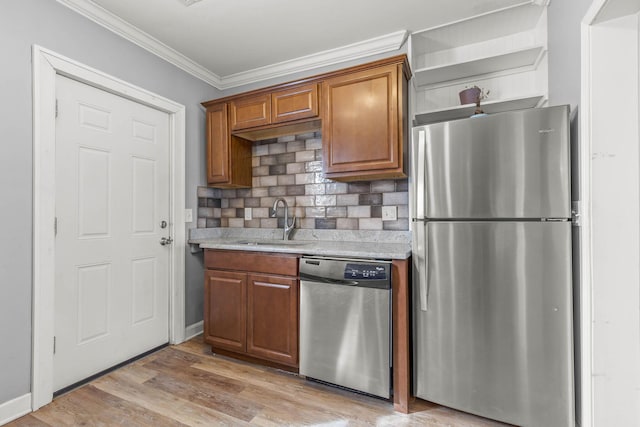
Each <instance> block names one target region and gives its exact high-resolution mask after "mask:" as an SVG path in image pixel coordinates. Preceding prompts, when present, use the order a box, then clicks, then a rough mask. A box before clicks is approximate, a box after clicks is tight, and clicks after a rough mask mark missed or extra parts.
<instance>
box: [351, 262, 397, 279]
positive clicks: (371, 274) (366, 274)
mask: <svg viewBox="0 0 640 427" xmlns="http://www.w3.org/2000/svg"><path fill="white" fill-rule="evenodd" d="M344 278H345V279H347V280H348V279H352V280H387V269H386V268H385V267H384V266H381V265H375V264H352V263H348V264H347V265H346V266H345V268H344Z"/></svg>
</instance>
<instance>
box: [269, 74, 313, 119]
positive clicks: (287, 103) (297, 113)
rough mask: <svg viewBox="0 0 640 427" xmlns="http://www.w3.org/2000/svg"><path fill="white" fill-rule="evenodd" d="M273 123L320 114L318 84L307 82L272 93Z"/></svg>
mask: <svg viewBox="0 0 640 427" xmlns="http://www.w3.org/2000/svg"><path fill="white" fill-rule="evenodd" d="M271 115H272V119H273V120H272V122H273V123H282V122H288V121H291V120H298V119H306V118H309V117H317V116H318V85H317V84H315V83H314V84H307V85H302V86H296V87H292V88H289V89H284V90H279V91H275V92H273V93H272V94H271Z"/></svg>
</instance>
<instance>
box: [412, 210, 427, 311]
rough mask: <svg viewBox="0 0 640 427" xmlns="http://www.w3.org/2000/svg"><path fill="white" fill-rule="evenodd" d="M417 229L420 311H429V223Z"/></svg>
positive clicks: (422, 224)
mask: <svg viewBox="0 0 640 427" xmlns="http://www.w3.org/2000/svg"><path fill="white" fill-rule="evenodd" d="M415 229H416V249H417V250H416V256H417V258H418V259H417V262H416V264H417V268H418V278H419V280H418V293H419V300H420V310H422V311H427V306H428V302H429V301H428V298H429V239H428V237H429V231H428V230H429V223H428V222H423V223H421V224H420V226H417V227H415Z"/></svg>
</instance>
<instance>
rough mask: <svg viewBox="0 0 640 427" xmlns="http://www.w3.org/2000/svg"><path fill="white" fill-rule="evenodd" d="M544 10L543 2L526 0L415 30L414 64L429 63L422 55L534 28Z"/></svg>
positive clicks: (422, 65)
mask: <svg viewBox="0 0 640 427" xmlns="http://www.w3.org/2000/svg"><path fill="white" fill-rule="evenodd" d="M544 10H545V7H544V6H540V5H537V4H535V3H534V2H532V1H531V0H527V1H523V2H522V3H520V4H518V5H515V6H510V7H507V8H504V9H502V10H500V11H497V12H491V13H485V14H483V15H478V16H474V17H472V18H468V19H463V20H460V21H457V22H452V23H449V24H445V25H442V26H439V27H433V28H428V29H425V30H421V31H416V32H414V33H412V34H411V40H412V49H411V53H412V57H413V58H412V61H413V62H414V64H413V65H417V67H416V68H423V67H425V66H426V64H421V63H420V61H419V60H417V61H416V59H418V58H419V57H420V56H421V55H431V54H435V53H437V52H439V51H446V50H450V49H456V48H459V47H464V46H468V45H474V44H478V43H482V42H486V41H490V40H494V39H500V38H503V37H508V36H511V35H513V34H517V33H522V32H527V31H535V29H536V27H537V26H538V24H539V22H540V18H541V16H542V14H543V12H544Z"/></svg>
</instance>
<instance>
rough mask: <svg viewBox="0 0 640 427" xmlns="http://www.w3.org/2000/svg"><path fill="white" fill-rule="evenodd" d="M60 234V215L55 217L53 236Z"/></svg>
mask: <svg viewBox="0 0 640 427" xmlns="http://www.w3.org/2000/svg"><path fill="white" fill-rule="evenodd" d="M57 235H58V217H55V218H53V237H56V236H57Z"/></svg>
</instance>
